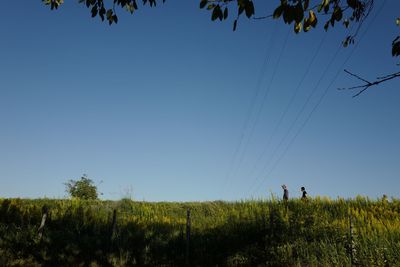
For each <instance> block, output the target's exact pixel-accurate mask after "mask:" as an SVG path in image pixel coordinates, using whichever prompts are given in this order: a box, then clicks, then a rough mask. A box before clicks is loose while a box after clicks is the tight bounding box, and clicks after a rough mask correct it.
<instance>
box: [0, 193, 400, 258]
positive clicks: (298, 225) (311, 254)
mask: <svg viewBox="0 0 400 267" xmlns="http://www.w3.org/2000/svg"><path fill="white" fill-rule="evenodd" d="M188 209H189V210H190V233H187V215H188V214H187V212H188ZM43 214H46V216H45V217H46V218H45V220H43V223H42V219H43ZM41 223H42V226H43V227H42V228H41V230H38V229H39V226H40V225H41ZM351 264H353V265H358V266H400V200H397V199H392V200H385V199H380V200H370V199H367V198H362V197H357V198H356V199H351V200H344V199H336V200H331V199H326V198H316V199H309V200H308V201H301V200H290V201H289V202H287V203H283V202H281V201H276V200H268V201H264V200H259V201H258V200H257V201H242V202H234V203H230V202H222V201H216V202H198V203H197V202H196V203H164V202H161V203H149V202H136V201H130V200H122V201H79V200H52V199H36V200H28V199H0V266H185V265H187V266H350V265H351Z"/></svg>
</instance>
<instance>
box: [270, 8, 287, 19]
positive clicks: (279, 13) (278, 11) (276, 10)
mask: <svg viewBox="0 0 400 267" xmlns="http://www.w3.org/2000/svg"><path fill="white" fill-rule="evenodd" d="M283 10H284V6H283V5H280V6H278V7H277V8H276V9H275V11H274V14H273V16H272V17H273V18H274V19H277V18H279V17H280V16H281V15H282V12H283Z"/></svg>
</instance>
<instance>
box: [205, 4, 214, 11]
mask: <svg viewBox="0 0 400 267" xmlns="http://www.w3.org/2000/svg"><path fill="white" fill-rule="evenodd" d="M215 7H216V5H215V4H209V5H208V6H207V10H211V9H213V8H215Z"/></svg>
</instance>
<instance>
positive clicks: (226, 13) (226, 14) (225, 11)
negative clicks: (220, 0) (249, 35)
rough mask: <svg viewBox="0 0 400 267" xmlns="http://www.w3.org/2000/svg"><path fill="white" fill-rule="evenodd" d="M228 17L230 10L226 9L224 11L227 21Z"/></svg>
mask: <svg viewBox="0 0 400 267" xmlns="http://www.w3.org/2000/svg"><path fill="white" fill-rule="evenodd" d="M227 17H228V8H227V7H225V9H224V19H226V18H227Z"/></svg>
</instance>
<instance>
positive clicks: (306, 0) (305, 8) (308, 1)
mask: <svg viewBox="0 0 400 267" xmlns="http://www.w3.org/2000/svg"><path fill="white" fill-rule="evenodd" d="M309 5H310V0H305V1H304V10H307V9H308V6H309Z"/></svg>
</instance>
